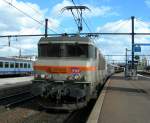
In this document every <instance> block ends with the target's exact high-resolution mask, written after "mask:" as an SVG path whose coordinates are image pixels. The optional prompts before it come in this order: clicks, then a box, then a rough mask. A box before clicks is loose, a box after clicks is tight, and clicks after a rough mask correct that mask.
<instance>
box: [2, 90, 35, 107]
mask: <svg viewBox="0 0 150 123" xmlns="http://www.w3.org/2000/svg"><path fill="white" fill-rule="evenodd" d="M34 97H35V96H33V95H31V93H30V91H25V92H21V93H16V94H12V95H8V96H4V97H1V98H0V105H1V106H4V107H5V108H10V107H12V106H15V105H17V104H19V103H22V102H24V101H27V100H30V99H33V98H34Z"/></svg>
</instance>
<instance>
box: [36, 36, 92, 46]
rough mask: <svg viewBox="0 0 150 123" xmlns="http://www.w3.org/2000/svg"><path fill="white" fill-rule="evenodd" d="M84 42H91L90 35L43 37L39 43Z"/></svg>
mask: <svg viewBox="0 0 150 123" xmlns="http://www.w3.org/2000/svg"><path fill="white" fill-rule="evenodd" d="M60 41H65V42H70V43H72V42H84V43H90V42H91V40H90V39H89V38H88V37H80V36H57V37H42V38H41V39H40V41H39V44H41V43H48V42H60Z"/></svg>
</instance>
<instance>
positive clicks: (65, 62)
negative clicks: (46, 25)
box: [32, 35, 111, 110]
mask: <svg viewBox="0 0 150 123" xmlns="http://www.w3.org/2000/svg"><path fill="white" fill-rule="evenodd" d="M34 70H35V79H34V80H33V88H32V93H33V94H34V95H40V100H39V103H40V104H41V105H42V106H44V107H46V108H58V109H67V110H75V109H79V108H82V107H84V106H86V105H87V103H88V102H89V100H91V99H92V98H95V97H96V96H97V92H98V90H99V88H100V87H101V86H102V85H103V84H104V82H105V80H106V78H107V77H108V71H107V64H106V61H105V59H104V57H103V56H102V54H101V53H100V51H99V49H98V48H97V47H96V46H95V45H94V43H92V41H91V40H90V39H89V38H88V37H81V36H78V35H77V36H67V35H66V36H56V37H42V38H41V39H40V41H39V43H38V60H37V61H36V62H35V65H34ZM109 74H111V73H109Z"/></svg>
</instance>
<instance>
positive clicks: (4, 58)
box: [0, 57, 32, 62]
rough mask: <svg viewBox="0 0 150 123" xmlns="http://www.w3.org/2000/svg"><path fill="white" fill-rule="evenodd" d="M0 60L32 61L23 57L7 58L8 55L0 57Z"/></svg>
mask: <svg viewBox="0 0 150 123" xmlns="http://www.w3.org/2000/svg"><path fill="white" fill-rule="evenodd" d="M0 60H1V61H2V60H3V61H20V62H32V61H30V60H25V59H19V58H8V57H0Z"/></svg>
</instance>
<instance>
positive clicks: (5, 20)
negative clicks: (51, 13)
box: [0, 0, 59, 56]
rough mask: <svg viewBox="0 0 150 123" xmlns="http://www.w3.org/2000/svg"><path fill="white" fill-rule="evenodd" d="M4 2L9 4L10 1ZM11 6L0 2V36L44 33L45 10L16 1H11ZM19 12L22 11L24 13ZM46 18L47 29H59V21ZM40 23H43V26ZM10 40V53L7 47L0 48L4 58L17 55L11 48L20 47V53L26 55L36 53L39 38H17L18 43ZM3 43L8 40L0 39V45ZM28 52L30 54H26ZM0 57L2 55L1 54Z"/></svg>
mask: <svg viewBox="0 0 150 123" xmlns="http://www.w3.org/2000/svg"><path fill="white" fill-rule="evenodd" d="M6 1H8V2H11V1H10V0H6ZM11 4H12V5H11ZM11 4H8V3H6V2H4V1H3V0H1V1H0V13H1V14H0V18H1V19H0V35H15V34H16V35H17V34H23V35H25V34H41V33H44V21H45V16H44V15H46V12H47V11H48V10H47V9H41V8H40V6H39V5H37V4H34V3H30V2H22V1H17V0H13V1H12V2H11ZM13 6H15V7H17V9H19V10H17V9H15V8H14V7H13ZM20 11H23V12H25V13H23V12H20ZM29 16H30V17H29ZM31 18H33V19H34V20H33V19H31ZM48 18H49V24H48V25H49V28H50V29H53V30H55V29H57V28H58V27H59V21H58V20H56V19H53V18H51V17H48ZM35 20H36V21H35ZM40 23H43V25H42V24H40ZM49 33H51V32H49ZM2 40H3V42H2ZM10 40H11V47H12V48H11V51H12V52H9V51H10V50H9V48H7V47H3V48H1V50H3V51H5V53H4V55H5V56H7V54H8V53H9V54H11V53H12V55H14V53H16V54H15V55H18V52H16V48H13V47H21V48H22V51H23V52H25V53H28V54H32V53H35V52H37V42H38V41H39V37H25V38H23V37H22V38H18V39H17V40H18V42H19V43H18V42H17V43H16V42H14V41H13V40H14V38H10ZM15 40H16V39H15ZM4 42H6V43H7V42H8V39H7V38H3V39H2V38H1V42H0V45H3V44H6V43H4ZM28 50H29V51H30V52H26V51H28ZM7 52H8V53H7ZM0 55H2V53H1V54H0Z"/></svg>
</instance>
